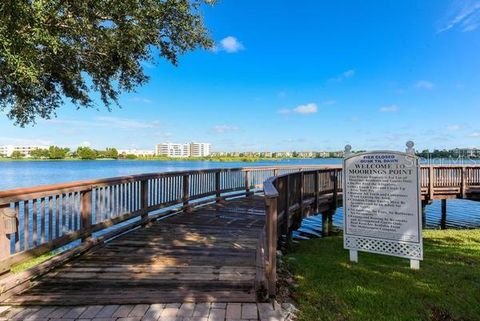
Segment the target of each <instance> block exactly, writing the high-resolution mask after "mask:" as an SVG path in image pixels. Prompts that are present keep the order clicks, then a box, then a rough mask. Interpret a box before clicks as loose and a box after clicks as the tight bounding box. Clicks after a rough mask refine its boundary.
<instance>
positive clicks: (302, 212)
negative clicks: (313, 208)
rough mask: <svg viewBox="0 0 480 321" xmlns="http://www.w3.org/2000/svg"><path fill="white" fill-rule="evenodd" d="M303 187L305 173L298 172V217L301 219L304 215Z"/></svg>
mask: <svg viewBox="0 0 480 321" xmlns="http://www.w3.org/2000/svg"><path fill="white" fill-rule="evenodd" d="M304 185H305V173H304V172H303V171H301V172H300V204H299V205H300V211H301V213H300V217H301V218H303V217H304V215H305V208H304V204H303V201H304V197H305V195H304V193H305V188H304V187H303V186H304Z"/></svg>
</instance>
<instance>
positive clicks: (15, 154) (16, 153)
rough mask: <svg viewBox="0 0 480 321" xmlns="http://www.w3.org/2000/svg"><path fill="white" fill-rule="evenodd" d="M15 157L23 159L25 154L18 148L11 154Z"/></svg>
mask: <svg viewBox="0 0 480 321" xmlns="http://www.w3.org/2000/svg"><path fill="white" fill-rule="evenodd" d="M11 157H12V158H13V159H21V158H23V154H22V153H20V152H19V151H18V150H16V151H14V152H13V153H12V156H11Z"/></svg>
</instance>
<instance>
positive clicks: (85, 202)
mask: <svg viewBox="0 0 480 321" xmlns="http://www.w3.org/2000/svg"><path fill="white" fill-rule="evenodd" d="M80 213H81V214H80V230H81V231H85V232H86V233H85V234H84V235H83V237H82V242H83V241H85V240H86V239H87V238H89V237H90V236H91V235H92V232H91V230H90V229H91V227H92V188H90V189H89V190H87V191H83V192H81V209H80ZM50 226H51V225H50Z"/></svg>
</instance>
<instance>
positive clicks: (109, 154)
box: [99, 147, 118, 159]
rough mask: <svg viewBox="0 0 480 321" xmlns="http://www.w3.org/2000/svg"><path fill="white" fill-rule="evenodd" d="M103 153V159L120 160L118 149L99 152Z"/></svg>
mask: <svg viewBox="0 0 480 321" xmlns="http://www.w3.org/2000/svg"><path fill="white" fill-rule="evenodd" d="M99 153H101V156H102V157H103V158H113V159H118V151H117V149H116V148H108V147H107V149H105V150H104V151H102V152H99Z"/></svg>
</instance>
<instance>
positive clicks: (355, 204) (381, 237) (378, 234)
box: [343, 142, 423, 269]
mask: <svg viewBox="0 0 480 321" xmlns="http://www.w3.org/2000/svg"><path fill="white" fill-rule="evenodd" d="M407 147H408V148H407V152H406V153H402V152H393V151H374V152H367V153H358V154H351V147H350V146H349V145H347V146H346V147H345V158H344V160H343V209H344V239H343V243H344V248H345V249H348V250H350V261H353V262H358V251H364V252H372V253H379V254H385V255H392V256H399V257H404V258H408V259H410V267H411V268H412V269H419V268H420V260H422V259H423V243H422V215H421V213H422V208H421V199H420V179H419V178H420V166H419V160H418V157H416V156H415V152H414V149H413V142H408V143H407Z"/></svg>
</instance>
